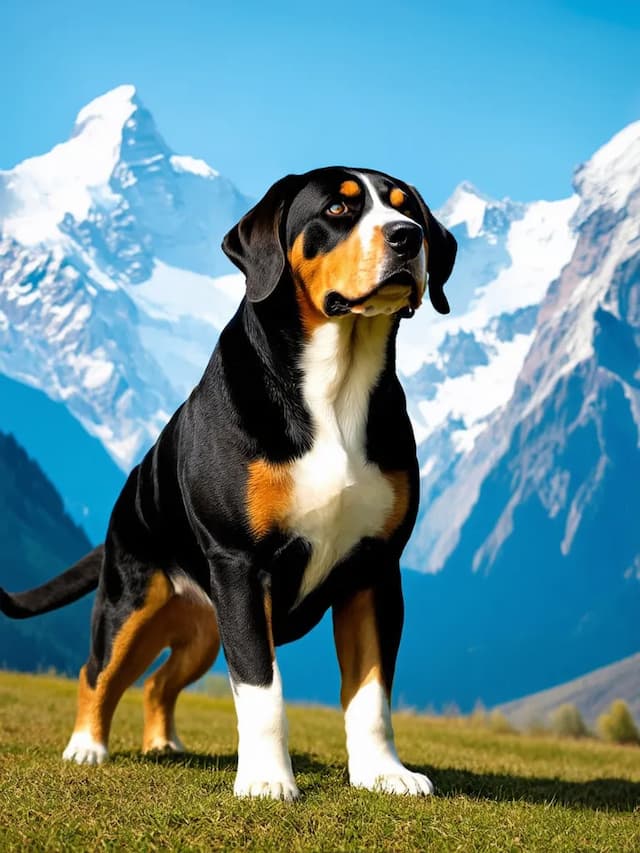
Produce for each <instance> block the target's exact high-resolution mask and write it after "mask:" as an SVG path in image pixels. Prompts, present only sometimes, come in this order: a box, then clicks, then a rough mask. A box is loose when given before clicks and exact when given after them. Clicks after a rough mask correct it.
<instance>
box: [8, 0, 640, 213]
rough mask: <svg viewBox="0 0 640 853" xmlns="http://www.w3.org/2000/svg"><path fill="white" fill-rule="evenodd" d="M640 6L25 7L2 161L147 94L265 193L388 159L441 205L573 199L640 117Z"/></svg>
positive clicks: (37, 149) (16, 29) (41, 147)
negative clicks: (314, 171) (588, 172)
mask: <svg viewBox="0 0 640 853" xmlns="http://www.w3.org/2000/svg"><path fill="white" fill-rule="evenodd" d="M639 55H640V2H638V0H627V2H622V1H621V0H619V1H618V2H617V0H610V2H600V3H598V2H593V0H584V2H577V1H576V2H571V0H556V2H551V0H537V2H529V0H512V2H491V0H487V2H484V3H478V2H467V0H453V2H447V0H440V2H438V3H435V2H430V0H424V2H420V1H419V0H412V2H409V0H395V2H390V0H387V2H384V3H382V2H375V0H367V2H363V1H362V0H353V2H349V0H342V2H334V0H324V2H319V3H318V2H316V3H308V2H307V3H305V2H295V3H294V2H290V0H287V2H278V0H273V2H255V1H254V0H246V2H242V0H236V2H226V0H224V2H217V0H183V2H181V3H178V2H172V3H169V2H165V0H156V2H150V0H127V2H124V0H109V2H106V3H88V2H86V0H82V2H80V0H46V2H45V1H44V0H6V2H4V3H3V4H2V6H1V8H0V92H1V94H0V116H1V124H0V168H8V167H10V166H12V165H14V164H15V163H16V162H17V161H19V160H21V159H23V158H24V157H27V156H30V155H33V154H37V153H41V152H43V151H45V150H47V149H49V148H50V147H51V146H52V145H54V144H55V143H56V142H58V141H61V140H62V139H64V138H66V137H67V136H68V134H69V130H70V128H71V125H72V122H73V119H74V116H75V114H76V113H77V111H78V110H79V109H80V107H81V106H82V105H83V104H84V103H86V102H87V101H89V100H91V99H92V98H93V97H95V96H96V95H98V94H101V93H102V92H104V91H106V90H107V89H110V88H112V87H114V86H116V85H119V84H121V83H134V84H135V85H136V86H137V88H138V91H139V94H140V97H141V98H142V100H143V101H144V102H145V104H146V105H147V106H148V107H149V108H150V109H151V111H152V112H153V114H154V115H155V117H156V120H157V123H158V125H159V127H160V129H161V131H162V132H163V134H164V136H165V138H166V140H167V142H168V143H169V144H170V146H171V147H172V148H173V149H174V150H176V151H177V152H179V153H183V154H192V155H195V156H200V157H204V158H205V159H206V160H207V161H208V162H209V163H211V165H213V166H214V167H215V168H217V169H219V170H220V171H221V172H223V173H224V174H226V175H227V176H228V177H230V178H232V179H233V180H234V181H235V182H236V183H237V184H238V185H239V187H240V188H241V189H242V190H244V191H245V192H247V193H249V194H250V195H253V196H256V195H258V194H260V193H261V192H262V191H263V190H264V189H265V188H266V186H268V185H269V184H270V183H271V182H272V181H273V180H275V179H276V178H277V177H279V176H280V175H282V174H284V173H286V172H288V171H302V170H305V169H308V168H312V167H315V166H318V165H325V164H328V163H344V164H352V165H362V166H370V167H374V168H379V169H383V170H385V171H389V172H392V173H395V174H397V175H398V176H400V177H402V178H405V179H406V180H409V181H412V182H414V183H416V184H417V185H418V186H419V187H420V189H422V190H423V192H424V194H425V195H426V197H427V199H428V200H429V201H430V203H431V204H432V205H438V204H441V203H442V202H443V201H444V200H445V198H446V196H447V195H448V194H449V193H450V192H451V190H452V189H453V188H454V186H455V185H456V184H457V183H458V182H459V181H461V180H463V179H468V180H471V181H472V182H473V183H475V184H476V185H477V186H478V187H479V188H480V189H482V190H484V191H485V192H487V193H489V194H491V195H495V196H502V195H511V197H513V198H517V199H521V200H528V199H533V198H542V197H545V198H558V197H561V196H562V195H564V194H566V193H568V192H569V178H570V175H571V172H572V170H573V168H574V166H575V165H576V164H577V163H579V162H580V161H581V160H583V159H585V158H587V157H588V156H589V155H590V154H591V153H592V152H593V151H594V150H595V149H596V148H597V147H598V146H599V145H601V144H602V143H603V142H604V141H606V140H607V139H608V138H609V137H610V136H611V135H612V134H613V133H615V132H616V131H617V130H619V129H620V128H622V127H623V126H624V125H625V124H628V123H629V122H630V121H633V120H635V119H637V118H638V117H640V60H639V59H638V56H639Z"/></svg>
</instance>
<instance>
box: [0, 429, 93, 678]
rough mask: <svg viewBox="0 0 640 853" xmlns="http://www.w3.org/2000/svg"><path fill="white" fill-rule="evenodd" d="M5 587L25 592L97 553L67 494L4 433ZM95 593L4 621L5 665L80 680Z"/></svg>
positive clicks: (1, 514)
mask: <svg viewBox="0 0 640 853" xmlns="http://www.w3.org/2000/svg"><path fill="white" fill-rule="evenodd" d="M0 542H1V543H2V548H1V550H0V586H2V587H4V588H5V589H7V590H9V591H10V592H13V591H20V590H23V589H28V588H30V587H33V586H37V585H38V584H40V583H42V582H43V581H44V580H46V579H47V578H50V577H53V576H54V575H56V574H58V573H59V572H61V571H63V570H64V569H66V568H67V567H68V566H69V565H71V564H73V563H74V562H75V561H76V560H78V559H79V558H80V557H82V556H83V555H84V554H86V553H87V551H89V550H90V549H91V544H90V543H89V540H88V539H87V537H86V536H85V534H84V532H83V531H82V530H81V529H80V528H79V527H78V526H77V525H76V524H74V523H73V521H72V520H71V519H70V518H69V516H68V515H67V514H66V513H65V511H64V506H63V503H62V499H61V498H60V495H59V494H58V492H57V491H56V490H55V488H54V487H53V485H52V484H51V483H50V482H49V480H48V479H47V478H46V477H45V475H44V474H43V472H42V471H41V469H40V467H39V466H38V465H37V464H36V463H35V462H34V461H33V460H31V459H29V457H28V456H27V454H26V453H25V451H24V449H23V448H22V447H20V445H19V444H18V443H17V442H16V441H15V439H14V438H13V437H12V436H9V435H5V434H4V433H2V432H0ZM92 599H93V596H87V597H86V598H84V599H82V600H80V601H77V602H76V603H75V604H72V605H70V606H69V607H66V608H65V609H64V610H58V611H55V612H53V613H47V614H46V615H44V616H39V617H38V618H36V619H24V620H18V621H14V620H12V619H7V618H5V617H4V616H0V667H5V668H10V669H18V670H26V671H33V670H36V669H48V668H49V667H54V668H55V669H56V670H57V671H59V672H64V673H67V674H68V675H76V674H77V672H78V670H79V668H80V666H81V665H82V663H84V661H85V660H86V658H87V654H88V651H89V619H90V614H91V604H92Z"/></svg>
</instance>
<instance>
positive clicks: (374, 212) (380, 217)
mask: <svg viewBox="0 0 640 853" xmlns="http://www.w3.org/2000/svg"><path fill="white" fill-rule="evenodd" d="M358 176H359V178H360V180H361V181H362V183H363V184H364V186H365V188H366V190H367V192H368V193H369V196H370V198H371V202H372V205H371V207H370V209H369V210H368V211H367V212H366V213H365V215H364V216H363V217H362V219H361V220H360V223H359V225H358V236H359V237H360V244H361V246H362V258H363V262H364V263H365V264H368V263H369V262H370V261H373V263H374V264H375V266H376V269H375V274H374V278H375V280H377V281H381V280H382V279H384V278H385V277H386V275H387V272H388V270H389V271H391V272H392V271H393V268H392V267H393V262H392V261H391V263H390V260H391V259H392V258H393V250H391V249H389V250H388V251H387V252H383V253H380V252H379V249H377V246H376V239H375V235H376V233H377V231H378V230H379V229H382V228H383V227H384V226H385V225H387V224H389V223H392V222H395V223H398V222H410V223H411V224H412V225H420V223H419V222H417V221H416V220H415V219H412V218H411V217H409V216H406V214H404V213H402V212H401V211H399V210H397V209H396V208H394V207H392V206H391V205H389V204H388V203H385V202H383V200H382V199H381V197H380V194H379V193H378V191H377V190H376V188H375V187H374V186H373V184H372V183H371V181H370V179H369V178H368V177H366V176H365V175H363V174H362V173H361V172H359V173H358ZM420 227H422V225H420ZM376 252H378V257H377V258H376V257H375V255H376ZM402 267H403V268H405V269H408V271H409V272H410V273H412V275H413V277H414V278H415V280H416V282H417V284H418V287H419V288H421V289H422V290H424V287H425V284H426V274H427V269H426V256H425V250H424V243H423V245H422V247H421V248H420V251H419V252H418V254H417V256H416V257H415V258H412V259H411V260H410V261H408V262H407V263H404V264H402ZM363 313H367V312H363ZM375 313H378V312H377V311H376V312H375ZM385 313H387V312H385ZM389 313H392V312H389Z"/></svg>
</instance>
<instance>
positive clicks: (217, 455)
mask: <svg viewBox="0 0 640 853" xmlns="http://www.w3.org/2000/svg"><path fill="white" fill-rule="evenodd" d="M354 171H355V170H345V169H341V168H338V167H336V168H331V169H326V170H316V171H314V172H310V173H308V174H306V175H302V176H295V175H293V176H292V175H290V176H288V177H286V178H284V179H283V180H282V181H279V182H278V183H277V184H275V185H274V186H273V187H272V188H271V189H270V190H269V192H268V193H267V194H266V196H265V197H264V199H263V200H262V201H261V202H260V203H259V204H257V205H256V206H255V207H254V208H253V209H252V210H251V211H250V212H249V213H248V214H247V215H246V216H245V217H244V218H243V219H242V220H241V222H240V223H238V225H237V226H236V227H235V228H233V229H232V230H231V231H230V232H229V234H228V235H227V236H226V237H225V240H224V243H223V249H224V251H225V252H226V254H227V255H228V256H229V257H230V258H231V259H232V260H233V261H234V263H236V264H237V265H238V266H239V267H240V269H241V270H242V271H243V272H244V273H245V275H246V279H247V298H246V299H244V300H243V301H242V303H241V305H240V307H239V308H238V311H237V313H236V314H235V316H234V317H233V318H232V320H231V321H230V322H229V324H228V325H227V326H226V328H225V329H224V330H223V332H222V334H221V335H220V339H219V341H218V344H217V346H216V348H215V350H214V352H213V355H212V357H211V360H210V361H209V364H208V366H207V368H206V370H205V372H204V375H203V377H202V379H201V380H200V382H199V383H198V385H197V386H196V388H195V389H194V390H193V392H192V394H191V395H190V397H189V399H188V400H187V401H186V402H185V403H184V404H183V405H182V406H181V407H180V409H178V411H177V412H176V413H175V414H174V416H173V417H172V418H171V420H170V422H169V423H168V424H167V426H166V427H165V429H164V430H163V431H162V433H161V435H160V437H159V438H158V440H157V442H156V444H155V445H154V447H153V448H152V449H151V450H150V451H149V452H148V453H147V455H146V456H145V458H144V459H143V461H142V462H141V463H140V464H139V465H138V466H136V467H135V468H134V470H133V471H132V472H131V474H130V476H129V478H128V480H127V482H126V484H125V486H124V488H123V490H122V493H121V495H120V497H119V498H118V500H117V502H116V505H115V507H114V510H113V513H112V516H111V520H110V524H109V529H108V532H107V537H106V542H105V546H104V550H103V551H102V550H101V548H98V549H96V550H95V551H94V552H92V554H90V555H89V556H88V557H87V558H85V561H84V562H83V561H81V563H80V564H78V566H77V567H74V568H73V569H71V570H70V571H69V572H68V573H66V575H62V576H61V577H60V578H59V579H57V580H54V581H51V582H50V583H49V584H46V585H45V586H44V587H42V588H40V589H39V590H34V591H32V592H30V593H23V594H22V595H21V596H14V597H12V598H8V597H7V596H6V594H4V595H3V597H0V607H1V608H2V609H3V610H4V612H6V613H7V614H8V615H10V616H18V617H19V616H22V615H25V616H26V615H32V614H34V613H38V612H44V611H45V609H52V608H53V607H57V606H62V605H63V604H65V603H67V602H68V601H71V600H74V598H77V597H79V595H81V594H83V592H88V591H89V589H92V588H94V587H95V584H96V581H97V578H98V571H97V567H98V564H99V562H100V560H101V559H102V557H103V560H102V563H103V564H102V571H101V574H100V583H99V588H98V594H97V599H96V605H95V608H94V616H93V624H92V646H91V655H90V659H89V662H88V665H87V677H88V680H89V683H90V684H94V683H95V680H96V678H97V676H98V674H99V673H100V671H101V670H102V668H103V667H104V666H105V665H106V663H107V662H108V660H109V656H110V652H111V648H112V645H113V642H114V638H115V637H116V635H117V632H118V630H119V629H120V627H121V626H122V624H123V622H124V620H125V619H126V618H127V617H128V616H129V615H130V614H131V612H132V611H133V610H135V609H136V608H137V607H139V606H140V605H141V604H142V602H143V600H144V596H145V590H146V589H147V587H148V583H149V579H150V576H151V574H152V573H153V572H156V571H158V570H162V571H164V572H165V573H167V575H169V576H171V575H172V574H174V573H176V572H183V573H186V574H188V575H189V576H190V577H191V578H192V579H193V580H194V581H195V582H196V583H197V584H199V585H200V587H201V588H202V589H203V590H204V591H205V592H206V593H207V595H209V596H210V597H211V599H212V601H213V603H214V606H215V609H216V614H217V618H218V623H219V628H220V634H221V639H222V643H223V647H224V650H225V655H226V658H227V662H228V665H229V669H230V672H231V674H232V676H233V678H234V680H236V681H240V682H245V683H250V684H256V685H264V684H268V683H270V681H271V677H272V665H271V651H270V647H269V639H268V631H267V625H266V617H265V608H264V596H265V590H268V592H269V594H270V596H271V601H272V625H273V637H274V641H275V643H276V644H277V645H279V644H282V643H287V642H290V641H291V640H294V639H296V638H298V637H300V636H302V635H303V634H305V633H307V632H308V631H309V630H310V628H311V627H313V625H315V624H316V623H317V622H318V621H319V620H320V618H321V617H322V615H323V614H324V612H325V611H326V610H327V609H328V608H329V607H331V606H332V605H334V604H336V603H338V602H339V601H341V600H343V599H344V598H345V597H348V596H349V595H350V594H352V593H353V592H354V591H355V590H357V589H362V588H372V589H374V591H375V593H376V595H375V601H376V613H377V619H378V624H379V632H380V637H381V645H382V654H383V661H384V668H385V675H386V677H387V679H388V684H389V685H390V684H391V679H392V676H393V669H394V666H395V657H396V653H397V648H398V643H399V639H400V631H401V627H402V613H403V607H402V594H401V583H400V569H399V561H400V555H401V553H402V549H403V548H404V545H405V544H406V541H407V539H408V537H409V535H410V533H411V530H412V528H413V525H414V522H415V516H416V513H417V507H418V488H419V478H418V466H417V460H416V448H415V442H414V438H413V432H412V429H411V424H410V422H409V418H408V416H407V412H406V401H405V397H404V393H403V391H402V388H401V386H400V384H399V382H398V379H397V376H396V374H395V337H396V333H397V328H398V323H399V320H397V321H396V323H395V325H394V329H393V332H392V334H391V336H390V338H389V341H388V348H387V358H386V364H385V366H384V368H383V371H382V374H381V376H380V378H379V381H378V383H377V385H376V387H375V389H374V391H373V393H372V396H371V400H370V409H369V417H368V424H367V446H366V450H367V456H368V459H369V460H370V461H371V462H374V463H377V464H378V465H379V466H380V467H381V469H382V470H390V471H391V470H393V471H405V472H407V473H408V475H409V478H410V503H409V509H408V512H407V514H406V516H405V518H404V520H403V522H402V523H401V525H400V526H399V528H398V529H397V530H396V531H395V533H394V534H393V535H392V536H391V538H390V539H389V540H388V541H383V540H382V539H374V538H368V539H363V540H362V541H361V542H360V544H359V545H358V546H357V547H356V548H355V549H354V550H353V551H352V552H351V553H350V554H349V555H348V556H347V557H345V558H344V559H343V560H342V562H341V563H339V564H338V565H336V566H335V567H334V568H333V570H332V572H331V574H330V575H329V577H328V578H327V579H326V580H325V581H324V582H323V583H322V584H321V585H320V586H319V587H318V588H316V589H315V590H314V591H313V592H312V593H311V594H309V595H308V596H307V597H306V598H305V599H303V601H302V602H301V603H300V604H299V605H297V606H296V607H294V602H295V601H296V597H297V592H298V588H299V584H300V580H301V578H302V575H303V572H304V568H305V564H306V562H307V560H308V556H309V546H308V544H307V543H306V542H305V541H304V540H302V539H300V538H295V537H292V536H288V535H287V534H286V533H283V532H280V531H274V532H272V533H270V534H269V535H267V536H265V537H264V538H263V539H260V540H257V541H256V538H255V537H254V535H253V534H252V532H251V529H250V525H249V519H248V516H247V507H246V497H245V496H246V484H247V466H248V464H249V463H250V462H251V461H252V460H256V459H263V460H267V461H269V462H271V463H284V462H289V461H292V460H294V459H296V458H298V457H300V456H302V455H303V454H304V453H305V452H306V451H308V450H309V448H310V447H311V446H312V443H313V434H312V424H311V419H310V415H309V412H308V411H307V409H306V407H305V403H304V401H303V398H302V394H301V382H302V376H301V374H300V369H299V367H298V364H299V357H300V353H301V348H302V345H303V343H302V342H303V329H302V324H301V318H300V316H299V310H298V306H297V302H296V298H295V292H294V284H293V281H292V279H291V275H290V273H289V270H288V267H287V263H286V252H287V250H288V249H289V248H290V247H291V245H292V243H293V241H294V240H295V238H296V236H297V235H298V234H300V233H301V231H302V229H303V227H307V226H309V227H307V230H306V237H305V244H304V251H305V254H306V255H307V256H308V257H313V256H314V255H315V254H317V253H319V252H325V251H328V250H330V248H331V247H332V246H335V245H337V243H338V242H339V240H340V239H343V238H344V236H345V235H346V234H347V233H349V230H350V228H351V227H353V223H354V222H355V221H357V219H358V218H359V217H360V216H361V215H362V213H363V212H364V210H365V209H366V207H367V204H368V202H367V199H366V197H365V194H364V193H362V198H360V199H355V200H354V201H353V213H352V214H350V216H349V217H344V218H341V219H340V221H336V222H333V221H331V222H328V221H327V220H326V219H324V220H321V218H320V212H321V211H322V208H323V206H326V205H327V204H330V203H331V200H332V198H335V194H336V192H337V190H338V188H339V186H340V183H341V182H342V181H343V180H346V179H348V178H350V177H352V176H353V174H354ZM368 174H369V175H370V176H371V179H372V181H374V182H375V184H376V187H377V188H380V187H381V188H382V190H383V191H388V189H389V188H390V187H391V186H400V187H402V188H403V189H404V190H405V191H406V194H407V214H408V215H410V216H411V217H412V218H414V219H415V220H416V221H417V222H419V223H420V224H421V226H422V228H423V230H424V231H425V233H426V234H427V235H428V239H429V241H430V251H429V292H430V295H431V299H432V302H433V304H434V307H436V309H437V310H440V311H442V310H448V304H447V301H446V298H445V297H444V293H443V290H442V288H443V285H444V281H445V280H446V278H447V277H448V273H449V272H450V271H451V266H452V264H453V258H454V256H455V240H453V238H452V237H451V236H450V235H448V232H446V231H445V229H442V226H439V224H438V223H436V221H435V220H434V219H433V217H432V215H431V213H430V211H429V210H428V208H427V207H426V205H425V204H424V202H423V201H422V199H421V198H420V196H419V195H418V194H417V193H416V192H415V191H414V190H412V189H411V188H410V187H409V186H408V185H406V184H402V183H401V182H399V181H392V179H390V178H389V177H388V176H386V175H383V174H382V173H377V172H368ZM434 223H435V224H434ZM447 235H448V236H447ZM78 567H80V568H78ZM65 578H66V579H65ZM56 585H57V586H56ZM56 589H57V593H56V594H57V595H58V597H57V598H56V597H55V594H54V593H55V591H56ZM21 607H22V610H20V608H21ZM292 608H293V609H292ZM29 609H30V610H29ZM27 610H29V612H27Z"/></svg>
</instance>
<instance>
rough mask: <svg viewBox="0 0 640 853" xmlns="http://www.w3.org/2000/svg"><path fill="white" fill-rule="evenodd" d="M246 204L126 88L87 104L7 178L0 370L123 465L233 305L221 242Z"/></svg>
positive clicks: (160, 421)
mask: <svg viewBox="0 0 640 853" xmlns="http://www.w3.org/2000/svg"><path fill="white" fill-rule="evenodd" d="M249 203H250V202H249V200H248V199H247V198H245V197H244V196H243V195H242V194H241V193H239V192H238V190H236V189H235V187H234V186H233V184H232V183H231V182H230V181H228V180H227V179H225V178H223V177H221V176H220V175H219V174H218V173H217V172H215V171H214V170H213V169H211V168H210V167H209V166H208V165H207V164H206V163H204V162H203V161H202V160H196V159H194V158H192V157H187V156H178V155H175V154H173V153H172V152H171V150H170V149H169V147H168V146H167V144H166V143H165V142H164V140H163V138H162V137H161V136H160V134H159V132H158V130H157V129H156V127H155V124H154V122H153V118H152V117H151V114H150V113H149V112H148V110H146V109H145V107H144V106H143V105H142V104H141V102H140V100H139V98H138V96H137V94H136V92H135V90H134V88H133V87H132V86H121V87H119V88H117V89H114V90H113V91H112V92H109V93H107V94H106V95H103V96H102V97H100V98H97V99H96V100H95V101H92V102H91V103H90V104H88V105H87V106H86V107H84V109H82V110H81V111H80V113H79V114H78V117H77V119H76V122H75V125H74V127H73V131H72V134H71V137H70V139H69V140H68V141H67V142H64V143H61V144H60V145H57V146H56V147H55V148H54V149H53V150H52V151H50V152H49V153H47V154H44V155H42V156H40V157H34V158H32V159H29V160H25V161H24V162H23V163H20V164H19V165H18V166H16V167H15V168H14V169H12V170H10V171H5V172H0V277H1V281H2V287H1V288H0V371H2V372H3V373H5V374H6V375H8V376H10V377H13V378H15V379H18V380H20V381H22V382H25V383H27V384H29V385H32V386H34V387H36V388H41V389H42V390H44V391H46V393H47V394H48V395H49V396H50V397H52V398H53V399H55V400H60V401H63V402H64V403H65V405H66V406H67V407H68V409H69V410H70V411H71V413H72V414H73V415H74V416H75V417H76V418H77V419H78V420H79V421H80V422H81V423H82V425H83V426H84V427H85V429H86V430H87V431H88V432H89V433H90V434H91V435H93V436H95V437H97V438H99V439H100V440H101V441H102V442H103V444H104V445H105V447H106V448H107V450H108V451H109V453H110V454H111V456H112V457H113V458H114V459H115V460H116V461H117V463H118V464H119V465H120V466H121V467H122V468H123V469H125V470H126V469H128V468H129V467H130V466H131V465H132V464H133V462H134V461H135V460H136V459H137V458H138V457H139V456H140V454H141V453H142V452H143V450H144V449H146V447H147V446H148V445H149V444H150V443H151V442H152V441H153V440H154V439H155V437H156V435H157V433H158V431H159V430H160V429H161V428H162V426H163V425H164V423H165V422H166V420H167V418H168V417H169V416H170V414H171V413H172V412H173V411H174V409H175V408H176V406H177V405H178V404H179V403H180V402H181V401H182V400H183V399H184V397H185V396H186V394H188V392H189V390H190V389H191V387H192V386H193V383H194V382H195V381H196V379H197V378H198V376H199V374H200V373H201V371H202V367H203V365H204V364H205V363H206V361H207V359H208V357H209V355H210V353H211V350H212V348H213V346H214V344H215V341H216V338H217V334H218V332H219V330H220V328H221V327H222V325H224V323H225V322H226V320H227V319H228V317H229V316H230V314H231V313H232V311H233V308H234V305H235V304H236V303H237V301H238V298H239V294H240V293H241V286H240V282H239V277H238V276H235V275H230V274H229V273H230V270H231V266H230V265H228V263H227V262H226V260H225V259H224V256H223V255H222V252H221V251H220V250H219V244H220V240H221V239H222V236H223V235H224V233H225V232H226V230H227V229H228V228H229V227H230V226H231V225H232V224H233V223H234V222H235V221H236V220H237V219H238V217H239V216H240V215H241V214H242V213H243V212H244V211H245V210H246V209H247V207H248V206H249ZM225 272H226V273H227V276H222V277H221V274H222V273H225ZM234 282H236V283H235V284H234Z"/></svg>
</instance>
